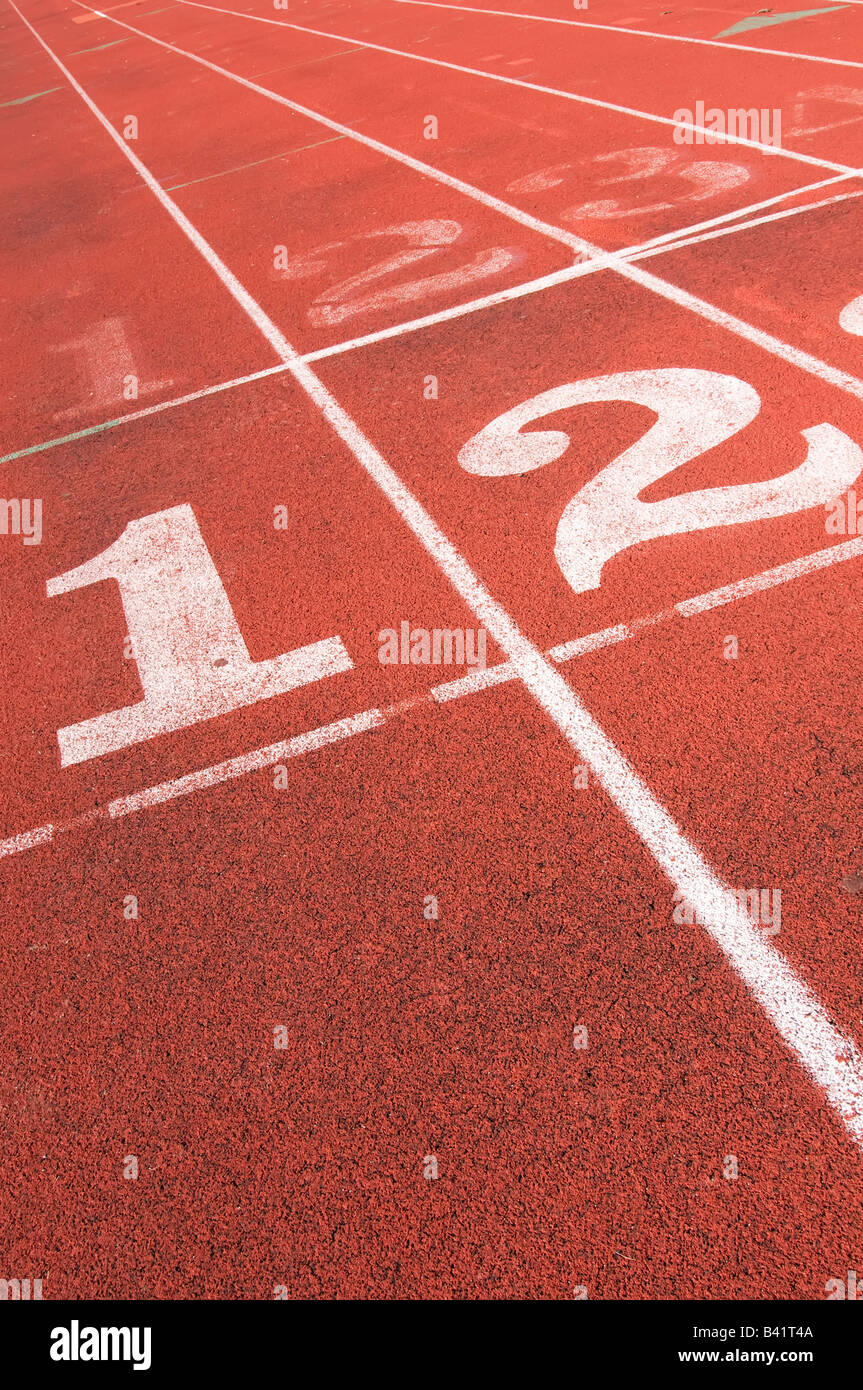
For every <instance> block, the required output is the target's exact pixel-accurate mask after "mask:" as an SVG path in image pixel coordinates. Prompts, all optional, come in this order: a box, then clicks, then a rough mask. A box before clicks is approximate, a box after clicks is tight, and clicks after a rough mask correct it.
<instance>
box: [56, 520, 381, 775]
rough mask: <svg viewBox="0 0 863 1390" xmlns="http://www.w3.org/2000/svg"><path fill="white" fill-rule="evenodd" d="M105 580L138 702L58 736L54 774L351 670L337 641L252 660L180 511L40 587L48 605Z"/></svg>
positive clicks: (192, 527) (126, 534)
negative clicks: (114, 599)
mask: <svg viewBox="0 0 863 1390" xmlns="http://www.w3.org/2000/svg"><path fill="white" fill-rule="evenodd" d="M104 579H114V580H116V582H117V584H118V585H119V587H120V598H121V600H122V603H123V611H124V613H125V616H126V624H127V627H128V632H129V636H130V638H131V642H132V651H133V653H134V658H135V660H136V661H137V665H138V673H139V675H140V678H141V685H142V686H143V688H144V698H143V700H140V701H139V702H138V703H137V704H134V705H126V706H125V707H124V708H122V709H116V710H111V711H110V712H108V713H106V714H98V715H96V716H95V717H94V718H92V719H85V720H83V721H82V722H81V723H79V724H70V725H67V727H66V728H63V729H59V730H58V732H57V741H58V743H59V745H60V763H61V766H62V767H68V766H70V765H71V764H73V763H81V762H86V761H87V760H88V759H89V758H98V757H101V756H102V755H103V754H105V753H113V752H116V751H117V750H118V749H120V748H127V747H128V746H129V745H130V744H133V743H141V742H143V741H144V740H146V739H150V738H155V736H156V735H157V734H166V733H172V732H175V731H176V730H177V729H184V728H187V727H188V726H189V725H190V724H197V723H198V722H199V721H200V720H202V719H212V718H214V717H215V716H216V715H220V714H229V713H230V712H231V711H232V710H236V709H240V708H242V707H243V706H245V705H253V704H256V703H257V702H258V701H259V700H269V699H271V698H272V697H273V696H274V695H284V694H286V693H287V692H288V691H289V690H295V689H296V688H297V687H298V686H301V685H308V684H309V683H310V682H312V681H319V680H323V679H324V678H325V677H326V676H335V675H339V674H340V673H341V672H343V671H349V670H351V669H352V667H353V662H352V661H351V659H350V657H349V656H348V653H347V651H346V650H345V647H344V645H343V643H342V641H341V638H339V637H328V638H326V639H325V640H324V641H321V642H312V643H310V644H309V645H308V646H305V647H297V648H296V649H295V650H294V651H291V652H286V653H284V654H283V655H282V656H277V657H273V658H272V659H271V660H269V661H252V660H251V658H250V656H249V652H248V648H247V647H246V644H245V642H244V641H243V636H242V633H241V632H240V629H239V627H238V626H237V622H236V619H235V617H234V613H233V610H232V608H231V604H230V600H229V599H228V595H227V594H226V592H225V588H224V585H223V584H222V581H221V579H220V578H219V574H218V571H217V569H216V567H215V565H214V564H213V561H212V558H211V556H210V552H209V551H208V549H207V547H206V544H205V543H204V538H203V536H202V535H201V532H200V529H199V527H198V523H197V521H196V520H195V514H194V512H193V511H192V508H191V507H190V506H188V505H185V504H184V505H182V506H178V507H170V508H168V510H167V511H163V512H154V513H153V514H152V515H151V516H145V517H142V518H141V519H140V520H138V521H131V522H130V523H129V525H128V526H127V527H126V529H125V530H124V531H123V533H122V534H121V536H120V537H119V538H118V539H117V540H116V541H114V543H113V544H112V545H109V546H108V548H107V550H103V551H102V553H101V554H100V555H96V556H95V557H94V558H93V559H92V560H88V561H86V562H85V563H84V564H83V565H79V566H78V567H77V568H76V569H72V570H67V572H66V573H65V574H61V575H58V576H57V577H56V578H55V579H49V580H48V584H47V591H48V597H49V598H53V597H55V596H56V595H57V594H66V593H69V592H70V591H71V590H72V589H82V588H86V587H87V586H88V585H90V584H97V583H99V582H100V581H101V580H104Z"/></svg>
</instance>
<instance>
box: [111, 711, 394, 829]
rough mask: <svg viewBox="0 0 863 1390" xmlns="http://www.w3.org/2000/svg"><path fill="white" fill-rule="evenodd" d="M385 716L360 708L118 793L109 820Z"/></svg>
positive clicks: (360, 730)
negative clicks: (126, 793) (128, 792)
mask: <svg viewBox="0 0 863 1390" xmlns="http://www.w3.org/2000/svg"><path fill="white" fill-rule="evenodd" d="M385 720H386V714H385V713H384V712H383V711H381V710H378V709H367V710H363V712H362V713H361V714H354V715H351V716H350V717H349V718H347V719H338V720H336V722H335V723H334V724H325V725H324V726H323V728H320V729H311V730H310V731H309V732H308V733H305V734H297V735H296V737H294V738H286V739H282V740H281V741H280V742H279V743H271V744H269V746H268V747H266V748H256V749H254V750H253V751H252V752H251V753H243V754H241V756H240V757H238V758H228V760H227V761H226V762H223V763H216V764H214V766H212V767H205V768H202V769H201V771H200V772H190V773H189V774H188V775H187V776H185V777H175V778H174V779H173V781H170V782H160V783H159V785H158V786H156V787H148V788H147V789H146V790H145V791H141V792H133V793H132V794H131V795H130V796H119V797H117V798H116V800H114V801H109V802H108V805H107V806H106V808H105V812H106V814H107V815H108V817H109V818H110V819H111V820H119V819H120V817H121V816H130V815H132V814H134V812H135V811H143V810H145V809H146V808H147V807H149V806H159V805H161V804H162V803H163V802H165V801H173V800H174V799H175V798H176V797H178V796H188V795H189V794H190V793H191V792H198V791H203V790H204V789H205V788H206V787H215V786H218V784H219V783H220V782H229V781H232V780H233V779H234V778H236V777H244V776H245V775H246V774H247V773H249V772H259V771H260V770H261V768H264V767H273V766H275V764H276V763H280V762H281V761H282V760H283V759H286V758H299V757H302V756H303V754H304V753H313V752H314V751H315V750H316V749H318V748H325V747H327V745H328V744H330V743H338V742H340V741H341V740H342V739H345V738H353V736H354V735H355V734H365V733H368V732H369V731H370V730H371V729H379V728H380V727H381V725H382V724H383V723H384V722H385Z"/></svg>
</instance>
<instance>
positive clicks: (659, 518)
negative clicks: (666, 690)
mask: <svg viewBox="0 0 863 1390" xmlns="http://www.w3.org/2000/svg"><path fill="white" fill-rule="evenodd" d="M599 401H629V402H633V403H634V404H637V405H643V406H647V407H648V408H649V409H650V410H653V411H655V412H656V415H657V417H658V418H657V420H656V422H655V424H653V425H651V427H650V429H649V430H648V431H647V432H646V434H644V435H643V436H642V437H641V439H639V440H638V442H637V443H636V444H634V445H632V447H631V448H629V449H626V450H625V451H624V452H623V453H622V454H620V455H619V456H618V457H617V458H616V459H615V460H614V461H613V462H612V463H610V464H608V466H607V467H605V468H603V469H602V470H601V472H600V473H598V474H597V476H596V477H595V478H593V479H592V481H591V482H589V483H587V484H586V485H585V486H584V487H583V488H582V489H581V490H580V491H579V492H578V493H577V494H576V496H575V497H573V498H572V500H571V501H570V502H569V503H568V505H567V507H566V509H565V511H564V513H563V515H562V517H561V518H560V522H559V524H558V528H557V537H556V540H555V547H554V554H555V558H556V560H557V563H558V565H559V566H560V568H561V571H562V572H563V574H564V577H565V578H566V580H567V582H568V583H569V584H570V586H571V587H572V589H573V590H574V591H575V593H577V594H578V593H583V592H585V591H586V590H588V589H596V588H598V587H599V584H600V581H601V577H602V568H603V565H604V564H605V563H606V561H607V560H610V559H611V558H612V556H614V555H617V554H619V553H620V552H621V551H623V550H627V549H628V548H629V547H630V546H633V545H640V544H641V543H642V542H643V541H649V540H655V539H657V538H658V537H659V536H672V535H678V534H681V533H683V532H689V531H698V530H703V529H706V528H709V527H713V526H731V525H740V524H741V523H743V522H747V521H763V520H766V519H767V518H769V517H778V516H787V515H790V514H791V513H793V512H798V511H803V510H804V509H805V508H807V507H815V506H817V505H819V503H824V502H828V501H830V500H831V499H832V498H834V497H837V496H838V495H839V494H840V493H841V492H843V491H844V490H845V489H846V488H847V487H849V486H850V485H851V483H853V482H854V480H855V479H856V478H857V476H858V474H859V473H860V471H861V469H863V453H861V451H860V449H859V448H858V446H857V445H856V444H855V443H854V441H853V440H851V439H850V438H849V437H848V435H846V434H843V433H842V431H841V430H838V429H835V428H834V426H832V425H826V424H822V425H815V426H813V427H812V428H811V429H807V430H804V431H803V437H804V439H805V440H806V442H807V444H808V445H809V452H808V454H807V457H806V459H805V461H804V462H803V463H801V464H800V466H799V467H798V468H794V469H792V471H791V472H790V473H785V474H783V475H782V476H781V477H779V478H769V479H767V480H766V481H764V482H761V483H740V484H737V485H736V486H734V487H723V488H705V489H703V490H702V491H700V492H687V493H684V494H682V495H681V496H679V497H671V498H668V499H666V500H665V501H663V502H649V503H644V502H640V501H639V500H638V496H639V493H640V492H642V491H643V490H644V489H645V488H646V487H647V486H648V485H649V484H650V483H654V482H656V481H657V479H659V478H662V477H664V476H665V475H666V474H667V473H671V472H672V471H673V470H674V469H676V468H679V467H680V466H681V465H682V464H684V463H687V462H688V461H689V460H690V459H693V458H695V457H697V456H698V455H699V454H702V453H705V452H706V451H707V450H708V449H712V448H715V447H716V445H718V444H722V443H723V442H724V441H725V440H726V439H730V438H731V436H732V435H734V434H736V433H737V432H738V431H739V430H741V429H743V428H744V427H745V426H746V425H748V424H749V423H750V422H751V421H752V420H753V419H754V418H755V416H756V415H757V414H758V412H759V410H760V409H761V400H760V397H759V395H758V392H757V391H755V390H754V388H753V387H752V386H749V385H747V383H746V382H744V381H739V380H738V378H737V377H733V376H725V375H723V374H722V373H720V372H708V371H695V370H691V369H688V368H678V367H671V368H665V369H662V370H658V371H645V372H618V373H616V374H614V375H613V376H601V377H592V378H590V379H588V380H586V381H576V382H569V383H567V384H566V385H565V386H558V387H555V388H554V389H553V390H551V391H543V392H542V393H541V394H540V395H538V396H533V397H531V399H530V400H528V401H525V402H524V403H523V404H522V405H519V406H516V407H515V408H514V409H513V410H508V411H506V412H505V414H503V415H499V416H498V417H497V419H495V420H492V421H491V423H490V424H488V425H486V427H485V429H483V430H480V432H479V433H478V434H476V435H474V437H473V438H472V439H471V440H469V441H468V443H467V444H466V445H465V446H464V448H463V449H462V450H461V453H460V454H459V463H460V464H461V466H462V468H464V469H465V470H466V471H467V472H468V473H478V474H482V475H483V476H485V477H504V476H506V475H508V474H511V473H528V472H530V471H531V470H532V469H534V468H543V467H544V466H545V465H546V464H548V463H552V462H553V461H554V460H555V459H558V458H560V457H561V455H562V454H564V453H565V452H566V450H567V449H568V448H569V442H570V441H569V435H567V434H566V433H564V431H563V430H539V431H534V432H532V433H529V434H522V433H521V430H522V427H523V426H524V425H526V424H529V423H530V422H531V421H532V420H537V419H541V418H542V417H543V416H545V415H551V414H553V413H554V412H555V411H558V410H566V409H568V408H569V407H570V406H575V405H587V404H591V403H594V402H599Z"/></svg>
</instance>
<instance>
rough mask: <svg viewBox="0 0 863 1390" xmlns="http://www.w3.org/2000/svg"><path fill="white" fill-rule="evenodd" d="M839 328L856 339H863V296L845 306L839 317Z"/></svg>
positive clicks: (860, 295)
mask: <svg viewBox="0 0 863 1390" xmlns="http://www.w3.org/2000/svg"><path fill="white" fill-rule="evenodd" d="M839 327H840V328H844V329H845V332H846V333H853V334H854V337H855V338H863V294H858V296H857V298H856V299H852V300H851V303H850V304H846V305H845V308H844V309H843V310H842V312H841V314H840V315H839Z"/></svg>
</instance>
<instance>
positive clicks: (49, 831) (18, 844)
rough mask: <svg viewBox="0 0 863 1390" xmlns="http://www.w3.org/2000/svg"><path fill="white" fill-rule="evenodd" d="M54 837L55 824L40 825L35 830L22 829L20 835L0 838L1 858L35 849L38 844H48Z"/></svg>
mask: <svg viewBox="0 0 863 1390" xmlns="http://www.w3.org/2000/svg"><path fill="white" fill-rule="evenodd" d="M53 838H54V827H53V825H39V826H37V827H36V829H35V830H22V832H21V834H20V835H12V836H11V837H10V838H9V839H8V840H0V859H4V858H5V857H6V856H7V855H9V854H23V853H24V851H25V850H28V849H35V848H36V846H37V845H48V844H50V843H51V841H52V839H53Z"/></svg>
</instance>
